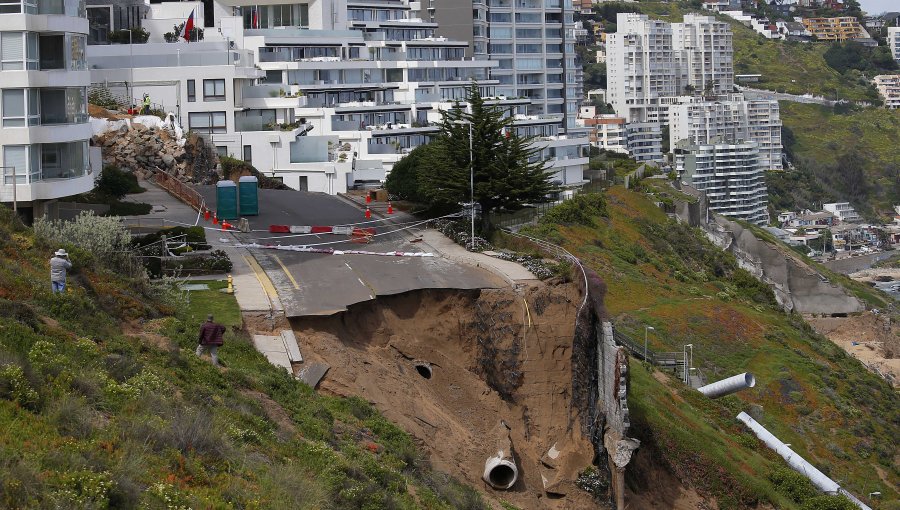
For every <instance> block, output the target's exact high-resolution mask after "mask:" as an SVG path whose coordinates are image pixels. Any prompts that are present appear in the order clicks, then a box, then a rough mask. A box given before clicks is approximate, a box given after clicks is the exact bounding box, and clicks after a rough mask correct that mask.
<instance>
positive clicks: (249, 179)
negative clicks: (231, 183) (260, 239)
mask: <svg viewBox="0 0 900 510" xmlns="http://www.w3.org/2000/svg"><path fill="white" fill-rule="evenodd" d="M238 181H239V182H238V197H239V198H240V201H239V203H238V205H239V206H240V210H241V216H259V179H257V178H256V177H254V176H252V175H245V176H244V177H241V178H240V179H239V180H238Z"/></svg>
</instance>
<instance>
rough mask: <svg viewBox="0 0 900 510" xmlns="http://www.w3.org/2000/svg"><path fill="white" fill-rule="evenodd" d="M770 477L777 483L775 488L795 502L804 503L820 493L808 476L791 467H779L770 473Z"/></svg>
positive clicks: (770, 479) (773, 482) (774, 483)
mask: <svg viewBox="0 0 900 510" xmlns="http://www.w3.org/2000/svg"><path fill="white" fill-rule="evenodd" d="M768 478H769V481H771V482H772V484H773V485H775V490H777V491H778V492H779V493H780V494H782V495H783V496H785V497H787V498H789V499H790V500H791V501H793V502H795V503H802V502H804V501H806V500H808V499H811V498H814V497H816V496H817V495H819V491H817V490H816V488H815V487H813V484H812V482H810V481H809V479H808V478H806V477H805V476H803V475H801V474H800V473H798V472H796V471H794V470H792V469H790V468H787V467H777V468H775V469H774V470H772V471H771V472H770V473H769V476H768Z"/></svg>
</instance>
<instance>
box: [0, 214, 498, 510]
mask: <svg viewBox="0 0 900 510" xmlns="http://www.w3.org/2000/svg"><path fill="white" fill-rule="evenodd" d="M56 248H58V246H49V245H47V244H46V243H44V242H43V241H41V240H39V239H35V238H34V236H33V235H32V233H31V231H30V230H29V229H26V228H24V227H21V226H16V225H15V224H14V222H13V221H12V220H11V215H10V214H9V213H8V211H7V210H6V209H4V208H0V507H3V508H23V509H24V508H29V509H31V508H85V509H86V508H90V509H98V508H99V509H102V508H146V509H155V508H160V509H164V508H165V509H176V508H178V509H180V508H309V509H319V508H334V509H344V508H409V509H413V508H435V509H438V508H442V509H451V508H484V506H483V504H482V503H481V501H480V499H479V497H478V496H477V494H475V493H474V492H473V491H472V490H471V489H468V488H464V487H462V486H460V485H459V484H457V483H455V482H454V481H453V480H451V479H449V478H448V477H447V476H445V475H442V474H440V473H436V472H433V471H431V470H430V469H429V468H428V467H427V465H425V464H424V462H423V461H422V460H421V458H420V457H419V454H418V453H417V451H416V448H415V446H414V445H413V442H412V441H411V439H410V437H409V436H408V435H406V434H405V433H403V432H401V431H400V430H399V429H397V428H396V427H395V426H393V425H392V424H390V423H388V422H387V421H386V420H385V419H384V418H383V417H381V416H380V415H379V414H378V413H377V412H376V411H375V410H374V409H373V408H372V407H371V406H369V404H368V403H366V402H364V401H361V400H358V399H337V398H327V397H319V396H317V395H316V394H314V393H313V391H312V390H310V389H309V388H308V387H307V386H305V385H303V384H301V383H299V382H297V381H295V380H293V379H292V378H290V377H289V376H288V375H287V374H286V373H285V372H284V371H283V370H281V369H278V368H275V367H273V366H271V365H269V364H268V362H267V361H266V360H265V358H264V357H263V356H262V355H261V354H259V353H257V352H256V351H255V350H254V349H253V347H252V345H251V343H250V342H249V341H248V338H247V337H246V334H245V333H244V332H242V331H241V330H240V325H241V316H240V313H239V311H238V309H237V305H236V303H235V301H234V300H233V298H232V297H231V296H228V295H226V294H223V293H221V292H219V291H218V287H219V286H218V285H216V284H213V285H212V288H211V290H209V291H199V292H196V293H192V295H191V299H190V301H189V302H188V301H185V300H182V296H181V295H180V293H178V292H171V291H166V290H162V289H159V288H153V287H150V286H148V285H146V284H144V283H139V282H137V281H135V280H130V279H126V278H124V277H122V276H119V275H117V274H116V273H114V272H112V271H110V270H107V269H104V265H102V264H100V263H98V261H94V260H92V258H91V256H90V254H89V253H87V252H85V251H83V250H78V249H76V248H74V247H71V246H70V247H67V248H68V249H69V251H70V252H72V254H73V255H72V261H73V263H74V265H75V268H74V270H73V271H72V272H71V273H70V275H69V289H68V290H67V292H66V293H64V294H59V295H53V294H51V293H50V285H49V281H48V279H49V278H48V276H49V274H48V271H49V269H48V265H47V260H48V259H49V257H50V254H51V253H52V252H53V251H54V250H55V249H56ZM209 311H212V312H213V313H214V314H215V315H216V317H217V319H218V320H219V321H220V322H222V323H224V324H225V325H226V326H227V327H228V333H227V334H226V337H225V342H226V345H225V347H224V348H223V349H222V350H221V351H220V356H221V358H222V360H223V361H224V363H225V364H226V368H225V369H217V368H214V367H213V366H212V365H211V364H210V363H209V362H208V361H206V360H201V359H199V358H197V357H196V356H195V355H194V354H193V347H194V345H195V344H196V340H195V338H196V337H195V335H196V328H197V327H198V325H199V323H200V321H201V320H202V318H203V317H205V315H206V313H207V312H209Z"/></svg>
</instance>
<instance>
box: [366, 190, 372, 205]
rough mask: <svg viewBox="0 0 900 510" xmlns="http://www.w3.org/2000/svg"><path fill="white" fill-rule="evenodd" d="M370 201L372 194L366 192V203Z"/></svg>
mask: <svg viewBox="0 0 900 510" xmlns="http://www.w3.org/2000/svg"><path fill="white" fill-rule="evenodd" d="M371 202H372V195H370V194H368V193H366V203H367V204H369V203H371Z"/></svg>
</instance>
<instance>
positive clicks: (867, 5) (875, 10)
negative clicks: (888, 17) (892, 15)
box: [859, 0, 900, 14]
mask: <svg viewBox="0 0 900 510" xmlns="http://www.w3.org/2000/svg"><path fill="white" fill-rule="evenodd" d="M859 4H860V5H861V6H862V10H864V11H866V12H867V13H869V14H881V13H882V12H885V11H900V0H859Z"/></svg>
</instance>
